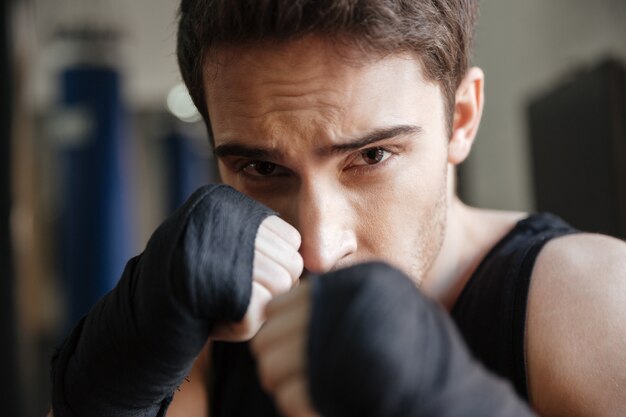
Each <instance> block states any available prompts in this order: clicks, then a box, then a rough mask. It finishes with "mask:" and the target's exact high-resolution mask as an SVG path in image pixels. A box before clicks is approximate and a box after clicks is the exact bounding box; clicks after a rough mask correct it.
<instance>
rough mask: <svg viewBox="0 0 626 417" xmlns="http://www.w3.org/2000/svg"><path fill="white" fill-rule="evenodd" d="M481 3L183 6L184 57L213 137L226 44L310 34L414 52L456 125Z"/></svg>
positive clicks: (234, 1) (213, 0) (389, 0)
mask: <svg viewBox="0 0 626 417" xmlns="http://www.w3.org/2000/svg"><path fill="white" fill-rule="evenodd" d="M478 1H479V0H257V1H254V0H253V1H250V0H182V1H181V4H180V9H179V23H178V45H177V55H178V63H179V66H180V71H181V74H182V77H183V80H184V82H185V84H186V85H187V88H188V89H189V92H190V94H191V97H192V99H193V101H194V103H195V105H196V107H197V108H198V110H199V111H200V113H201V114H202V117H203V118H204V120H205V122H206V124H207V128H208V129H209V135H210V134H211V124H210V120H209V115H208V111H207V106H206V97H205V96H204V86H203V76H202V74H203V66H204V60H205V57H206V52H207V51H209V50H211V48H213V47H215V46H218V45H223V44H238V43H244V42H245V43H249V42H254V41H263V40H269V39H275V40H290V39H296V38H298V37H302V36H305V35H309V34H319V35H321V36H327V37H333V38H341V39H344V40H345V39H347V40H348V41H349V42H351V43H353V44H354V45H355V46H358V47H359V48H362V49H364V50H366V51H372V52H378V53H383V54H386V53H395V52H412V53H414V54H416V57H417V58H418V59H419V60H420V62H421V63H422V66H423V71H424V76H425V77H426V79H428V80H430V81H435V82H437V83H438V84H439V85H440V87H441V89H442V93H443V96H444V99H445V104H446V117H447V122H448V126H449V127H450V126H451V125H452V118H453V108H454V103H455V94H456V89H457V88H458V86H459V84H460V83H461V80H462V79H463V76H464V75H465V73H466V71H467V69H468V68H469V65H470V59H471V54H472V40H473V35H474V26H475V24H476V19H477V15H478Z"/></svg>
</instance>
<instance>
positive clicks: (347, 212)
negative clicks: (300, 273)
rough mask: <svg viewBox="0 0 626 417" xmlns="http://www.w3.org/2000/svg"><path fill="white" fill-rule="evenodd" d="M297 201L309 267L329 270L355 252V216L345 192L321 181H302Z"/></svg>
mask: <svg viewBox="0 0 626 417" xmlns="http://www.w3.org/2000/svg"><path fill="white" fill-rule="evenodd" d="M294 203H295V207H294V209H295V213H294V214H295V215H296V219H295V220H296V224H297V228H298V230H299V231H300V235H301V236H302V245H301V246H300V254H301V255H302V259H303V261H304V268H305V269H306V270H308V271H310V272H314V273H324V272H328V271H330V270H332V269H333V268H334V267H336V266H338V264H341V261H342V260H343V261H345V259H346V258H348V257H349V256H350V255H352V254H354V253H355V252H356V249H357V239H356V234H355V230H354V227H353V224H354V220H355V219H354V218H353V217H354V215H353V213H352V210H351V207H350V204H349V202H348V201H347V199H346V197H345V193H342V192H341V190H336V189H334V188H333V187H329V186H322V185H321V184H316V185H309V186H305V185H304V184H303V185H302V187H301V189H300V190H299V193H298V198H297V200H296V201H294Z"/></svg>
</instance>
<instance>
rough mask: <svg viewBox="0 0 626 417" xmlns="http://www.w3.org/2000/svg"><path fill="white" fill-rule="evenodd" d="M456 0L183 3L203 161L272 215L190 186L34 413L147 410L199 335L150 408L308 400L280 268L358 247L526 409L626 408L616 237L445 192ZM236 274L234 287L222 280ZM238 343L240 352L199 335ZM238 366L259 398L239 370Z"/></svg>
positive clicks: (77, 335) (467, 115) (450, 174)
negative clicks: (406, 284) (440, 316)
mask: <svg viewBox="0 0 626 417" xmlns="http://www.w3.org/2000/svg"><path fill="white" fill-rule="evenodd" d="M476 15H477V1H469V0H456V1H453V0H448V1H443V0H441V1H437V0H429V1H427V0H424V1H414V2H406V1H400V0H398V1H393V0H389V1H385V2H383V1H377V0H371V1H362V2H355V1H348V0H339V1H328V2H319V1H315V2H314V1H300V2H293V1H280V0H277V1H273V2H256V3H253V4H249V2H240V1H234V0H229V1H215V2H210V1H203V0H183V2H182V4H181V12H180V23H179V24H180V26H179V44H178V56H179V62H180V66H181V72H182V75H183V78H184V80H185V82H186V83H187V86H188V88H189V90H190V93H191V95H192V97H193V99H194V102H195V103H196V106H197V107H198V109H199V110H200V112H201V113H202V114H203V116H204V119H205V121H206V123H207V126H208V127H209V133H210V138H211V141H212V144H213V146H214V153H215V155H216V157H217V158H218V163H219V170H220V174H221V177H222V179H223V181H224V183H226V184H228V185H230V186H232V187H233V188H234V189H235V190H237V191H238V192H239V193H241V194H244V195H246V196H248V197H250V198H252V199H253V200H254V201H256V202H260V203H262V204H263V205H264V206H266V207H268V208H269V209H271V210H273V212H275V213H278V214H279V215H280V218H278V217H276V216H271V214H272V212H269V211H263V210H262V209H259V208H258V207H256V206H255V205H254V204H253V203H251V202H248V200H245V199H243V197H240V195H239V193H234V192H233V191H232V190H230V189H223V188H218V189H209V190H204V191H200V192H199V193H197V195H195V196H194V197H192V198H191V199H190V201H189V202H188V203H187V204H186V205H185V206H184V207H183V208H181V209H180V210H179V212H177V213H176V214H175V215H174V216H173V217H172V218H171V219H170V220H168V221H167V222H166V223H164V225H163V226H161V227H160V228H159V230H158V231H157V232H156V233H155V235H154V236H153V237H152V239H151V242H150V243H149V244H148V247H147V249H146V252H145V253H144V254H143V255H142V257H141V258H136V259H135V260H133V261H131V262H130V263H129V266H128V267H127V270H126V271H125V274H124V277H123V278H122V280H121V281H120V285H118V288H116V290H114V292H113V293H112V294H111V295H109V296H107V298H105V299H104V300H103V301H101V302H100V303H99V305H97V306H96V307H95V308H94V310H93V311H92V312H91V313H90V314H89V315H88V316H87V318H86V319H85V320H84V321H82V322H81V323H80V324H79V326H78V327H77V329H76V330H75V331H74V333H73V334H72V336H71V337H70V338H69V341H68V342H67V343H66V344H65V346H64V347H63V348H62V349H61V351H60V354H59V356H58V358H57V359H56V362H55V365H54V366H53V380H54V381H55V397H56V398H65V400H64V401H63V400H58V401H57V402H56V403H55V404H56V405H55V407H57V408H55V413H58V414H59V415H62V414H63V413H66V414H68V415H69V413H70V411H73V412H75V413H76V415H82V414H80V412H79V411H77V410H81V412H82V413H85V414H87V413H92V414H93V413H95V411H97V410H98V407H100V408H107V407H111V403H110V402H109V401H108V400H107V398H108V397H107V395H108V396H109V397H111V398H112V397H115V398H116V404H115V407H114V410H115V411H110V414H111V415H118V414H119V415H126V414H123V413H122V411H119V410H123V409H125V408H124V407H125V405H127V406H128V407H130V408H132V409H133V410H135V412H137V413H139V412H138V411H137V410H150V412H151V413H152V414H134V415H156V413H157V412H159V410H161V411H160V412H163V411H164V410H165V408H166V406H167V404H165V406H163V404H161V403H160V399H162V398H164V396H165V394H166V393H167V390H166V389H163V387H169V386H170V385H171V383H172V381H175V380H176V377H178V378H180V377H181V376H182V375H184V374H185V373H186V371H187V370H188V369H189V366H190V364H191V361H193V358H195V355H196V354H197V352H198V351H199V349H200V348H201V347H202V345H203V344H204V343H205V342H206V341H207V338H208V344H210V345H211V346H210V347H209V350H210V351H211V353H210V355H211V359H209V360H207V358H208V356H206V355H209V354H208V353H206V351H205V353H204V354H203V355H201V356H200V359H198V360H197V361H196V365H195V367H194V369H193V371H192V373H191V375H190V379H191V381H192V382H190V383H183V384H182V386H181V387H180V389H181V392H180V393H178V394H176V395H175V396H174V401H173V403H172V404H171V406H170V407H169V411H168V414H167V415H168V416H177V415H187V416H191V415H198V416H201V415H204V416H206V415H207V414H208V410H207V401H206V392H207V391H210V392H211V395H210V398H209V402H210V403H211V408H212V410H213V411H214V412H217V414H218V415H229V414H228V413H227V411H225V410H239V411H237V412H234V411H231V414H230V415H241V414H237V413H238V412H241V413H244V412H247V411H241V410H248V411H250V410H253V408H252V407H250V406H249V405H248V404H246V402H248V401H249V402H250V403H254V404H266V403H267V401H274V402H275V403H276V405H277V407H278V409H279V410H280V412H281V413H283V414H284V415H288V416H310V415H316V414H317V413H318V411H319V410H316V408H317V406H318V405H319V404H321V400H319V398H320V396H319V395H318V397H317V398H318V399H317V400H316V399H313V401H312V399H311V392H313V393H315V392H320V391H319V387H310V386H309V382H310V381H311V375H310V374H311V373H314V372H317V371H318V370H317V369H316V368H309V367H308V364H307V358H308V359H309V364H310V362H311V357H315V353H310V352H309V353H307V354H305V351H306V350H307V346H308V345H307V343H310V342H309V341H308V337H309V336H310V337H311V338H312V337H313V336H311V335H312V334H313V333H312V332H313V331H314V328H315V325H316V323H317V322H316V319H314V318H311V317H312V314H313V315H315V312H316V311H317V312H319V311H320V308H321V307H320V303H317V304H316V303H315V302H314V301H311V300H316V298H315V297H316V296H315V294H313V293H312V290H311V288H312V287H315V285H317V284H315V282H319V281H315V280H313V281H312V283H310V282H309V281H307V280H303V281H300V279H299V278H300V276H301V272H302V271H303V269H304V270H306V271H308V273H311V274H326V273H328V272H330V271H338V272H337V273H339V274H341V270H342V268H344V267H347V266H350V265H355V264H359V263H363V262H367V261H373V260H382V261H385V262H387V263H389V264H391V265H393V266H395V267H397V268H399V269H400V270H401V271H403V272H404V273H405V274H406V275H407V276H409V277H410V278H411V279H412V280H413V282H414V283H415V285H417V286H418V287H419V289H420V294H425V295H427V296H428V297H430V298H432V299H434V300H436V301H438V303H439V304H440V305H442V306H443V307H445V308H446V309H448V310H450V311H451V313H452V315H453V317H454V318H455V320H456V321H457V324H458V326H459V328H460V330H461V333H462V334H463V336H464V337H465V340H466V341H467V342H468V344H469V345H470V349H471V350H472V351H473V352H474V354H475V355H477V357H478V358H479V359H480V360H481V361H483V362H484V363H485V364H486V365H487V366H488V367H489V368H490V369H491V370H492V371H493V372H495V373H497V374H499V375H501V376H503V377H506V378H507V379H509V380H510V381H511V382H512V384H513V385H514V386H515V388H516V391H517V393H518V394H519V395H520V396H522V397H525V398H526V399H527V400H528V401H529V403H530V404H531V405H532V407H533V408H534V409H535V410H536V411H537V412H538V413H539V414H540V415H547V416H615V415H621V414H624V413H626V320H625V317H624V305H626V302H625V301H626V272H625V271H626V245H625V244H624V243H623V242H620V241H618V240H616V239H612V238H609V237H605V236H597V235H589V234H582V233H575V231H574V230H573V229H571V228H570V227H569V226H567V225H565V224H564V223H562V222H561V221H560V220H558V219H556V218H554V217H551V216H530V217H529V216H528V215H527V214H525V213H511V212H495V211H487V210H478V209H474V208H470V207H467V206H465V205H464V204H463V203H462V202H461V201H460V200H459V199H458V198H457V197H456V196H455V193H454V167H455V166H456V165H458V164H459V163H461V162H463V160H465V158H466V157H467V156H468V154H469V152H470V149H471V146H472V142H473V140H474V137H475V136H476V132H477V129H478V126H479V122H480V118H481V114H482V108H483V101H484V98H483V83H484V75H483V73H482V71H481V70H480V69H478V68H475V67H470V66H469V59H470V52H471V43H472V34H473V29H474V25H475V19H476ZM223 202H227V203H228V204H227V205H226V206H225V207H222V203H223ZM231 203H232V204H231ZM241 207H243V208H241ZM207 213H208V214H207ZM268 216H269V217H268ZM249 218H253V220H251V221H250V223H246V222H248V220H246V219H249ZM244 223H245V224H244ZM242 224H244V225H245V226H246V227H243V226H242ZM221 228H224V229H227V230H226V231H220V230H221ZM257 229H258V233H257ZM207 236H210V237H207ZM233 236H236V237H237V239H236V240H237V241H238V242H239V245H240V248H237V245H236V244H234V243H233V242H232V241H233V239H234V238H233ZM222 240H223V241H222ZM216 241H220V244H221V246H220V245H218V244H217V243H216ZM206 254H209V255H206ZM215 254H219V262H217V261H216V260H215V257H216V256H217V255H215ZM246 264H247V265H248V267H245V265H246ZM216 270H217V271H218V272H214V271H216ZM206 271H209V272H206ZM233 271H235V272H233ZM385 274H386V273H383V275H385ZM243 275H248V276H250V275H251V276H252V285H251V288H250V289H249V293H247V294H246V293H245V292H244V293H241V292H238V290H237V288H239V285H240V284H239V283H238V281H236V280H234V278H231V277H235V276H237V277H238V276H243ZM305 275H306V274H305ZM331 275H332V274H331ZM389 275H393V274H392V273H390V274H389ZM222 276H223V277H227V278H228V279H226V280H225V279H221V278H220V277H222ZM171 277H176V279H174V278H171ZM207 277H208V278H207ZM325 282H329V281H325ZM337 282H338V281H337ZM392 282H395V281H394V280H392V279H390V280H389V285H390V286H391V285H394V284H392ZM298 283H300V284H301V285H297V284H298ZM324 285H327V286H332V285H333V284H324ZM296 286H297V288H294V289H292V287H296ZM383 288H384V287H383ZM313 292H314V291H313ZM381 293H384V289H381ZM170 294H173V296H171V295H170ZM216 294H217V295H216ZM242 294H243V295H242ZM280 294H283V295H280ZM209 295H210V296H209ZM279 295H280V296H279ZM277 296H278V297H277ZM275 297H276V298H275ZM355 297H356V295H355ZM381 297H382V298H384V295H382V294H381ZM172 298H175V301H172ZM318 299H319V298H318ZM229 300H237V302H236V303H230V301H229ZM270 300H273V301H270ZM326 300H328V299H326ZM227 301H229V302H227ZM374 302H375V301H374ZM312 309H313V313H312V312H311V311H312ZM427 310H428V309H427ZM190 311H191V312H192V314H191V313H189V312H190ZM428 311H430V310H428ZM157 313H158V318H154V317H153V316H154V315H155V314H157ZM244 313H245V315H244ZM433 314H435V313H433ZM435 315H436V314H435ZM198 317H202V319H203V320H198ZM376 317H378V316H376ZM127 318H130V319H131V320H132V326H129V327H131V328H129V329H124V331H123V332H122V331H121V330H119V329H117V326H118V325H121V324H122V323H124V322H125V320H126V319H127ZM266 318H267V319H268V321H267V323H265V324H264V326H263V327H262V328H261V325H262V324H263V323H264V321H265V319H266ZM338 320H339V318H338ZM156 322H160V323H163V327H162V328H160V329H156V327H157V324H156ZM311 323H312V324H311ZM310 324H311V326H312V328H313V330H312V329H311V328H309V325H310ZM422 325H423V326H426V324H424V323H420V326H422ZM122 327H124V326H122ZM383 327H384V326H383ZM444 327H445V325H444ZM96 328H100V329H105V333H106V334H107V337H106V338H103V337H98V336H97V335H96V333H97V332H96V331H95V330H94V329H96ZM205 328H206V329H209V330H210V331H209V330H207V331H206V332H205V331H204V330H203V329H205ZM190 329H191V330H193V331H191V330H190ZM259 329H260V331H259ZM157 330H159V331H157ZM257 332H258V334H257ZM127 334H131V335H132V337H128V338H126V336H127ZM400 336H401V334H398V337H400ZM251 338H252V343H251V347H252V356H250V352H249V351H248V345H247V344H237V345H233V344H224V343H219V342H216V341H219V340H226V341H245V340H249V339H251ZM127 340H130V341H136V342H135V343H131V342H127ZM386 340H388V339H386ZM381 343H382V344H383V345H384V344H385V343H384V342H381ZM381 343H379V344H381ZM144 344H145V345H146V346H147V347H146V348H143V347H142V346H143V345H144ZM105 345H106V348H105V347H103V346H105ZM309 348H310V346H309ZM455 349H456V348H455ZM455 349H451V351H454V350H455ZM358 350H359V347H358V346H357V347H355V352H356V351H358ZM366 350H367V349H366ZM111 352H113V353H111ZM331 354H332V352H331ZM311 355H313V356H311ZM321 359H323V355H322V357H321ZM393 359H394V358H393V357H391V359H390V360H393ZM405 359H407V361H409V362H410V359H411V358H409V357H407V358H405ZM95 362H101V363H95ZM207 362H208V363H209V364H208V367H210V368H211V370H210V372H211V373H212V375H213V379H212V381H213V384H212V386H211V388H210V389H207V388H205V386H204V385H205V378H203V377H202V376H201V375H205V374H206V373H207V372H209V371H208V370H207ZM255 362H256V363H255ZM409 362H407V363H409ZM155 364H161V365H159V366H156V365H155ZM255 366H256V367H258V377H259V378H260V380H261V383H262V385H263V387H264V388H265V390H266V392H267V393H268V395H269V397H267V398H271V400H267V398H266V397H262V395H266V394H262V393H260V392H261V391H259V390H258V389H257V388H254V387H253V385H254V383H252V384H251V385H249V386H248V385H245V384H243V383H242V381H253V382H254V378H255V375H253V374H252V373H253V372H254V368H255ZM118 368H119V369H128V372H127V374H123V375H125V377H124V378H127V380H126V379H124V378H122V377H121V376H120V375H122V374H120V373H119V372H118V371H117V370H116V369H118ZM93 376H97V377H98V381H100V382H101V385H102V386H101V387H97V388H95V387H93V386H92V385H89V384H90V378H93ZM198 376H199V377H198ZM128 381H133V382H132V384H131V382H128ZM142 381H144V382H146V381H147V382H151V383H150V384H148V385H149V387H148V388H149V389H148V388H146V389H145V390H143V391H137V389H136V386H137V384H138V383H141V382H142ZM153 381H156V382H153ZM147 382H146V384H147ZM381 383H384V382H381ZM486 383H487V382H486ZM487 384H488V383H487ZM118 385H119V387H118ZM432 386H434V385H432ZM87 387H89V388H87ZM249 387H253V388H250V389H248V388H249ZM352 389H355V387H346V390H352ZM94 390H98V393H97V395H96V394H93V391H94ZM233 392H236V393H237V397H238V398H236V399H234V398H233V395H234V394H233ZM124 393H127V395H126V396H124ZM420 393H422V392H420ZM91 395H93V398H94V399H93V400H85V398H86V397H88V396H91ZM416 395H417V393H416ZM503 395H508V394H503ZM257 399H258V403H256V402H255V401H257ZM166 402H167V401H166ZM237 402H238V403H239V404H237ZM133 407H134V408H133ZM57 410H62V411H58V412H57ZM110 410H113V408H110ZM250 412H251V413H253V411H250ZM116 413H117V414H116ZM141 413H144V411H141ZM94 415H95V414H94ZM250 415H252V414H250ZM337 415H340V414H337ZM383 415H384V414H383ZM520 415H521V414H520Z"/></svg>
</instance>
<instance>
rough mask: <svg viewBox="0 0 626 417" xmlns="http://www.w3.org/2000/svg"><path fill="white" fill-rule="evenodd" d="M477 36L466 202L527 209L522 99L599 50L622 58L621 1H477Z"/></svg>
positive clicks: (625, 18)
mask: <svg viewBox="0 0 626 417" xmlns="http://www.w3.org/2000/svg"><path fill="white" fill-rule="evenodd" d="M476 41H477V43H476V54H475V63H476V64H477V65H479V66H481V67H482V68H483V69H484V71H485V74H486V87H485V89H486V103H485V114H484V117H483V121H482V125H481V129H480V131H479V134H478V138H477V142H476V145H475V148H474V151H473V153H472V156H471V157H470V159H469V160H468V161H467V167H466V170H465V172H466V174H467V178H466V180H467V188H468V194H469V198H468V200H469V201H468V202H470V203H471V204H475V205H478V206H481V207H493V208H505V209H518V210H532V209H533V206H534V202H533V198H532V184H531V183H532V178H531V176H530V174H531V173H530V171H529V161H528V145H527V130H526V119H525V105H526V102H527V100H528V98H529V97H531V96H532V95H533V94H536V93H537V92H539V91H542V90H543V89H544V88H549V86H550V85H551V84H552V83H554V82H556V81H558V80H559V78H560V77H562V76H564V75H565V74H567V73H568V72H571V71H572V70H573V69H575V68H577V67H580V66H583V65H589V64H593V63H594V62H596V61H597V60H598V59H600V58H601V57H603V56H606V54H612V55H614V56H617V57H620V58H621V59H622V60H623V61H626V1H624V0H595V1H589V0H483V2H482V11H481V17H480V22H479V27H478V32H477V39H476Z"/></svg>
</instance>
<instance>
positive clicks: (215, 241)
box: [52, 186, 272, 417]
mask: <svg viewBox="0 0 626 417" xmlns="http://www.w3.org/2000/svg"><path fill="white" fill-rule="evenodd" d="M271 214H272V212H271V211H270V210H269V209H267V208H265V207H263V206H261V205H260V204H258V203H255V202H254V201H252V200H250V199H248V198H246V197H245V196H243V195H242V194H240V193H238V192H236V191H235V190H233V189H231V188H229V187H226V186H207V187H204V188H202V189H200V190H198V191H197V192H196V193H194V195H193V196H191V197H190V199H189V200H188V201H187V202H186V203H185V204H184V205H183V206H182V207H181V208H179V209H178V210H177V211H176V212H175V213H174V214H173V215H172V216H171V217H169V218H168V220H166V221H165V222H164V223H163V224H162V225H161V226H160V227H159V228H158V229H157V231H156V232H155V233H154V235H153V236H152V237H151V239H150V241H149V242H148V245H147V246H146V249H145V251H144V253H143V254H142V255H141V256H139V257H137V258H134V259H132V260H131V261H130V262H129V263H128V265H127V266H126V269H125V271H124V274H123V276H122V278H121V279H120V281H119V283H118V285H117V286H116V287H115V289H114V290H113V291H111V293H109V294H108V295H107V296H105V297H104V298H103V299H101V300H100V301H99V302H98V303H97V304H96V305H95V306H94V307H93V309H92V310H91V311H90V312H89V314H88V315H87V316H86V317H85V318H84V319H83V320H82V321H81V322H80V323H79V325H78V326H77V327H76V328H75V329H74V331H73V333H72V335H71V336H70V337H69V338H68V339H67V340H66V341H65V343H64V344H63V345H62V346H61V347H60V349H59V350H58V352H57V354H56V355H55V358H54V359H53V364H52V380H53V381H52V382H53V410H54V415H55V417H65V416H67V417H69V416H73V417H81V416H142V417H143V416H146V417H148V416H156V415H161V414H162V413H164V410H165V409H166V406H167V404H168V402H169V399H170V398H171V394H172V392H173V391H174V390H175V389H176V387H177V386H178V385H179V384H180V382H181V380H182V379H183V378H184V376H185V375H186V373H187V372H188V370H189V368H190V366H191V364H192V363H193V361H194V359H195V357H196V356H197V355H198V353H199V352H200V350H201V349H202V347H203V346H204V344H205V343H206V341H207V338H208V336H209V333H210V331H211V328H212V326H213V325H214V324H215V323H216V322H218V321H238V320H241V319H242V318H243V316H244V315H245V312H246V309H247V306H248V302H249V300H250V294H251V287H252V264H253V257H254V239H255V235H256V233H257V230H258V227H259V225H260V223H261V222H262V221H263V220H264V219H265V218H266V217H267V216H269V215H271Z"/></svg>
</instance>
